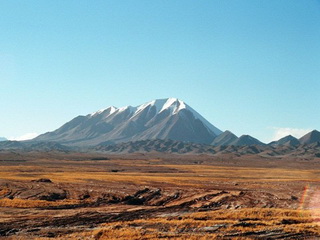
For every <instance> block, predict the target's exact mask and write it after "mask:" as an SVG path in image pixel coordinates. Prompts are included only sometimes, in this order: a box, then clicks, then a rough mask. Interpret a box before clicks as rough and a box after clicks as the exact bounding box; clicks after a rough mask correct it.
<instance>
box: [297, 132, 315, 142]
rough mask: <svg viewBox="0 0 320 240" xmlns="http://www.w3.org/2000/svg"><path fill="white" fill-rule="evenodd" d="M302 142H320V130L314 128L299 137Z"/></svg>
mask: <svg viewBox="0 0 320 240" xmlns="http://www.w3.org/2000/svg"><path fill="white" fill-rule="evenodd" d="M299 142H300V144H312V143H316V142H320V132H319V131H317V130H313V131H311V132H309V133H307V134H306V135H304V136H303V137H302V138H300V139H299Z"/></svg>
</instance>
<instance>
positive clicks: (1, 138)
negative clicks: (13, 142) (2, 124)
mask: <svg viewBox="0 0 320 240" xmlns="http://www.w3.org/2000/svg"><path fill="white" fill-rule="evenodd" d="M7 140H8V139H6V138H4V137H0V142H2V141H7Z"/></svg>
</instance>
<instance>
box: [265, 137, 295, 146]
mask: <svg viewBox="0 0 320 240" xmlns="http://www.w3.org/2000/svg"><path fill="white" fill-rule="evenodd" d="M299 144H300V142H299V140H298V139H297V138H295V137H293V136H291V135H288V136H286V137H283V138H281V139H279V140H278V141H273V142H271V143H269V145H270V146H298V145H299Z"/></svg>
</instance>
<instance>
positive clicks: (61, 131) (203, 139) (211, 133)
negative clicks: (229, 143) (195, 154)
mask: <svg viewBox="0 0 320 240" xmlns="http://www.w3.org/2000/svg"><path fill="white" fill-rule="evenodd" d="M221 133H222V131H221V130H219V129H218V128H216V127H215V126H213V125H212V124H211V123H209V122H208V121H207V120H206V119H204V118H203V117H202V116H201V115H200V114H199V113H197V112H196V111H195V110H194V109H192V108H191V107H190V106H189V105H187V104H186V103H184V102H183V101H181V100H179V99H176V98H168V99H158V100H153V101H151V102H148V103H145V104H142V105H139V106H137V107H132V106H127V107H122V108H116V107H109V108H107V109H104V110H100V111H97V112H94V113H92V114H88V115H86V116H78V117H76V118H74V119H72V120H71V121H70V122H68V123H66V124H64V125H63V126H61V127H60V128H58V129H57V130H55V131H53V132H48V133H45V134H42V135H40V136H38V137H36V138H35V139H33V141H54V142H58V143H60V144H64V145H69V146H93V145H97V144H100V143H105V144H116V143H122V142H129V141H140V140H146V139H172V140H177V141H185V142H194V143H202V144H210V143H212V141H213V140H214V139H215V138H216V137H217V136H218V135H220V134H221Z"/></svg>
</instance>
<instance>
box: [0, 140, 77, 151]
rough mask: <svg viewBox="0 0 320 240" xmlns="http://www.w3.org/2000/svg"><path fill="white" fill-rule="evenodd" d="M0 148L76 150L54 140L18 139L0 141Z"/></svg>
mask: <svg viewBox="0 0 320 240" xmlns="http://www.w3.org/2000/svg"><path fill="white" fill-rule="evenodd" d="M0 150H19V151H40V152H49V151H63V152H67V151H71V150H76V149H73V148H70V147H67V146H64V145H61V144H59V143H56V142H37V143H33V142H20V141H2V142H0Z"/></svg>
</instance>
